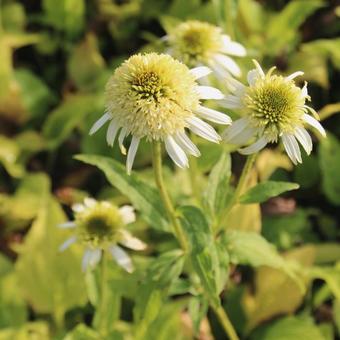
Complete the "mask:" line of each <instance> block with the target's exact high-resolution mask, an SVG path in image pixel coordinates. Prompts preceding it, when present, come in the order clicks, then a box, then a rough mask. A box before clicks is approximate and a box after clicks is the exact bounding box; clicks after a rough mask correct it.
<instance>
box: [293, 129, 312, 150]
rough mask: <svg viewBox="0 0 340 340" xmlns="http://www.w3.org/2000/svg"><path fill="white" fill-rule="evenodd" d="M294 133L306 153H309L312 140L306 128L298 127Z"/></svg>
mask: <svg viewBox="0 0 340 340" xmlns="http://www.w3.org/2000/svg"><path fill="white" fill-rule="evenodd" d="M294 135H295V137H296V139H297V140H298V141H299V142H300V144H301V145H302V146H303V148H304V149H305V151H306V152H307V155H309V154H310V153H311V152H312V149H313V142H312V138H311V136H310V135H309V133H308V132H307V131H306V129H304V128H302V127H298V128H296V129H295V133H294Z"/></svg>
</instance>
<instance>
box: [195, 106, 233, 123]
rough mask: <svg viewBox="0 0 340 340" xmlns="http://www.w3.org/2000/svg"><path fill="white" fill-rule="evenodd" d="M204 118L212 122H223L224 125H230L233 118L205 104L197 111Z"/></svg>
mask: <svg viewBox="0 0 340 340" xmlns="http://www.w3.org/2000/svg"><path fill="white" fill-rule="evenodd" d="M196 113H197V114H199V115H200V116H201V117H202V118H204V119H207V120H210V121H211V122H214V123H217V124H222V125H229V124H231V118H230V117H229V116H228V115H226V114H224V113H222V112H219V111H216V110H213V109H209V108H207V107H204V106H199V107H198V110H197V111H196Z"/></svg>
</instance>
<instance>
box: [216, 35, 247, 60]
mask: <svg viewBox="0 0 340 340" xmlns="http://www.w3.org/2000/svg"><path fill="white" fill-rule="evenodd" d="M222 39H223V48H222V50H221V52H223V53H227V54H230V55H234V56H237V57H244V56H245V55H247V51H246V49H245V48H244V46H243V45H241V44H240V43H238V42H235V41H231V40H230V38H229V37H225V36H224V37H223V38H222Z"/></svg>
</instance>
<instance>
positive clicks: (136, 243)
mask: <svg viewBox="0 0 340 340" xmlns="http://www.w3.org/2000/svg"><path fill="white" fill-rule="evenodd" d="M121 233H122V236H123V239H121V240H120V241H119V243H120V244H122V245H123V246H124V247H126V248H130V249H133V250H144V249H146V247H147V245H146V244H145V243H144V242H142V241H141V240H140V239H139V238H137V237H134V236H132V235H131V234H130V233H129V232H128V231H126V230H122V231H121Z"/></svg>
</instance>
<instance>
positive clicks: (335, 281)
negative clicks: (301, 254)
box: [309, 267, 340, 300]
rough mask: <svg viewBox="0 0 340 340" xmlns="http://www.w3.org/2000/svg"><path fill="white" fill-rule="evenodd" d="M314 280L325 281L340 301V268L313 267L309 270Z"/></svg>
mask: <svg viewBox="0 0 340 340" xmlns="http://www.w3.org/2000/svg"><path fill="white" fill-rule="evenodd" d="M309 275H310V276H311V277H312V278H313V279H322V280H324V281H325V282H326V283H327V285H328V287H329V289H330V290H331V291H332V293H333V295H334V296H335V297H336V298H337V299H338V300H340V267H339V268H337V267H335V268H334V267H313V268H311V269H310V270H309Z"/></svg>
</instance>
